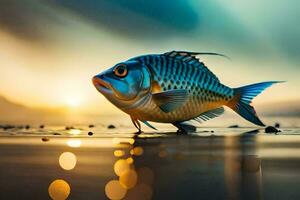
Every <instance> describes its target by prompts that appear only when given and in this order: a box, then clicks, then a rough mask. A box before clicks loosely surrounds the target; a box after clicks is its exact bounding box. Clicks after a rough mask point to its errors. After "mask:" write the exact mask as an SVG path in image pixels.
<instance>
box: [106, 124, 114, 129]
mask: <svg viewBox="0 0 300 200" xmlns="http://www.w3.org/2000/svg"><path fill="white" fill-rule="evenodd" d="M107 128H109V129H113V128H116V127H115V125H112V124H110V125H108V126H107Z"/></svg>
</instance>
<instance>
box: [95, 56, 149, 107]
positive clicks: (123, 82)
mask: <svg viewBox="0 0 300 200" xmlns="http://www.w3.org/2000/svg"><path fill="white" fill-rule="evenodd" d="M92 81H93V84H94V86H95V87H96V89H97V90H98V91H99V92H100V93H101V94H103V95H104V96H105V97H106V98H107V99H108V100H109V101H110V102H112V103H113V104H115V105H116V106H117V107H126V106H130V105H132V104H133V103H134V102H136V101H138V100H140V99H141V98H143V97H144V96H145V95H146V94H147V93H148V92H149V91H150V83H151V81H150V73H149V70H148V69H147V67H146V66H145V65H144V64H143V63H141V62H139V61H138V60H128V61H125V62H121V63H118V64H116V65H115V66H113V67H112V68H110V69H107V70H105V71H103V72H101V73H100V74H98V75H96V76H94V77H93V79H92Z"/></svg>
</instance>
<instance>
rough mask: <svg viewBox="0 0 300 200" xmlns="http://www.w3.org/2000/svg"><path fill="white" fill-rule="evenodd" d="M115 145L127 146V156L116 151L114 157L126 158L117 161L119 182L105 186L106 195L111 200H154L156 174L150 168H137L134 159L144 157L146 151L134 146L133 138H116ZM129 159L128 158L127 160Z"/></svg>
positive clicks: (110, 182) (116, 168)
mask: <svg viewBox="0 0 300 200" xmlns="http://www.w3.org/2000/svg"><path fill="white" fill-rule="evenodd" d="M113 143H114V144H126V145H127V146H126V150H127V152H129V154H126V153H125V151H124V150H120V149H116V150H114V156H115V157H117V158H119V157H124V158H121V159H119V160H117V161H116V162H115V164H114V166H113V168H114V172H115V174H116V175H117V176H118V180H110V181H109V182H108V183H107V184H106V186H105V194H106V196H107V197H108V198H109V199H127V200H138V199H145V200H150V199H151V198H152V187H151V185H152V183H153V177H154V173H153V172H152V170H151V169H150V168H147V167H141V168H138V169H137V168H136V166H135V165H134V157H135V156H142V155H143V152H144V149H143V148H142V147H140V146H134V143H135V140H134V139H133V138H129V139H124V138H114V141H113ZM126 157H127V158H126Z"/></svg>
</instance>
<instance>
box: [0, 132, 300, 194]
mask: <svg viewBox="0 0 300 200" xmlns="http://www.w3.org/2000/svg"><path fill="white" fill-rule="evenodd" d="M131 130H132V129H131ZM211 130H214V132H213V133H212V132H211ZM89 131H91V130H90V129H88V128H85V129H84V128H82V129H71V130H64V128H62V127H52V128H49V127H46V128H45V129H43V130H40V129H38V128H37V129H32V128H31V129H29V130H26V131H20V130H7V131H2V132H1V133H0V135H1V136H0V158H1V159H0V188H1V192H0V199H51V198H53V199H64V198H68V199H272V200H273V199H291V200H294V199H300V190H299V185H300V137H299V135H298V134H299V133H300V130H299V128H295V129H292V128H291V129H283V130H282V132H281V133H279V134H278V135H275V134H266V133H264V132H263V130H254V129H249V128H207V129H201V130H199V132H198V133H195V134H191V135H177V134H175V133H167V132H163V133H146V134H142V135H139V136H135V135H134V134H132V133H130V132H129V131H128V130H127V129H125V128H123V129H121V128H117V129H111V130H109V129H105V130H104V129H100V128H97V127H96V128H93V129H92V132H93V135H91V136H89V135H88V132H89ZM59 134H60V135H59Z"/></svg>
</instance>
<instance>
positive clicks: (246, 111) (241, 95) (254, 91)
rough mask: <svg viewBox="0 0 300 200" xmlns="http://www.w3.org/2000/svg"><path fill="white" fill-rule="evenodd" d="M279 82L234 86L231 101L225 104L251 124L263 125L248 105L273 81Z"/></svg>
mask: <svg viewBox="0 0 300 200" xmlns="http://www.w3.org/2000/svg"><path fill="white" fill-rule="evenodd" d="M280 82H281V81H269V82H262V83H255V84H252V85H246V86H243V87H239V88H234V89H233V91H234V97H233V99H232V100H231V101H229V103H228V105H227V106H228V107H230V108H231V109H232V110H234V111H235V112H237V113H238V114H239V115H241V116H242V117H243V118H245V119H246V120H248V121H250V122H252V123H253V124H256V125H258V126H265V125H264V123H262V121H261V120H260V119H259V118H258V116H257V114H256V112H255V109H254V108H253V107H252V106H251V105H250V104H251V101H252V99H253V98H254V97H256V96H257V95H259V94H260V93H261V92H262V91H263V90H265V89H266V88H268V87H270V86H271V85H273V84H274V83H280Z"/></svg>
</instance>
